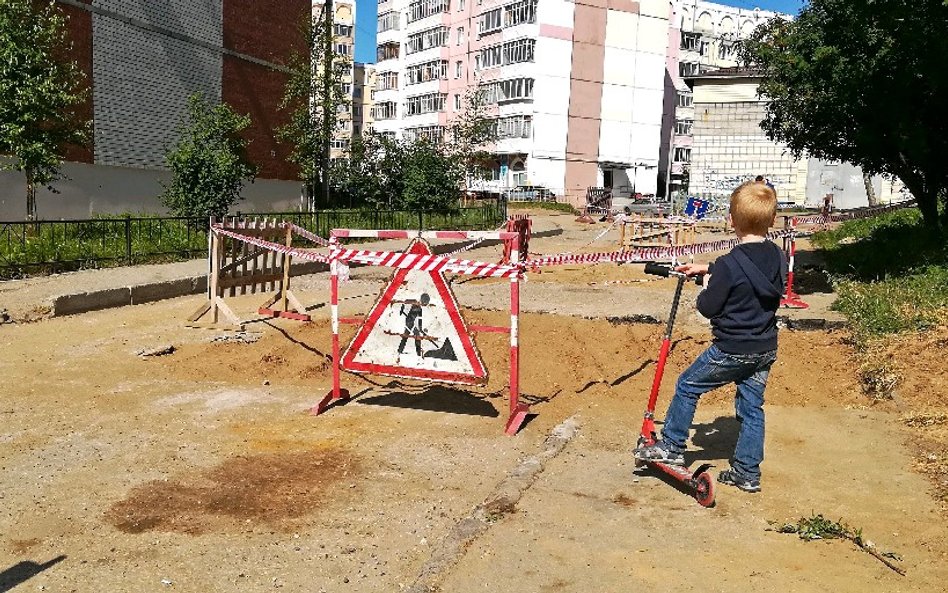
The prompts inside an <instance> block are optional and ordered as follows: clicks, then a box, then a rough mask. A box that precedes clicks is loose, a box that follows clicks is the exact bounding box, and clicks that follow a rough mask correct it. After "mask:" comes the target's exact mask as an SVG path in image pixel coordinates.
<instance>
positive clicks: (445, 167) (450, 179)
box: [401, 138, 464, 212]
mask: <svg viewBox="0 0 948 593" xmlns="http://www.w3.org/2000/svg"><path fill="white" fill-rule="evenodd" d="M402 150H403V151H404V155H405V162H404V169H403V171H404V173H403V175H404V182H403V184H404V188H403V190H402V196H401V198H402V199H401V207H402V208H404V209H407V210H436V211H441V212H445V211H451V210H456V209H457V208H458V205H459V200H460V198H461V183H462V181H463V180H464V169H463V167H462V166H460V163H459V162H458V160H457V159H456V158H454V157H453V156H451V155H449V154H447V153H446V152H445V151H444V147H443V145H440V144H438V143H435V142H433V141H431V140H428V139H425V138H421V139H418V140H416V141H415V142H412V143H410V144H404V145H403V148H402Z"/></svg>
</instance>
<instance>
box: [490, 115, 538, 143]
mask: <svg viewBox="0 0 948 593" xmlns="http://www.w3.org/2000/svg"><path fill="white" fill-rule="evenodd" d="M532 124H533V118H532V117H531V116H529V115H514V116H512V117H501V118H499V119H497V120H496V126H497V128H496V129H497V138H498V139H501V140H502V139H504V138H529V137H530V132H531V128H532Z"/></svg>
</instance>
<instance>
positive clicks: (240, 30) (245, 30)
mask: <svg viewBox="0 0 948 593" xmlns="http://www.w3.org/2000/svg"><path fill="white" fill-rule="evenodd" d="M57 4H58V5H59V7H60V8H61V10H62V11H63V13H64V14H65V15H66V17H67V21H68V35H69V39H70V41H71V43H72V52H71V57H72V59H73V60H75V61H76V62H77V63H78V65H79V67H80V69H81V70H82V71H83V72H84V74H85V76H86V82H87V84H88V86H89V87H90V91H91V92H90V93H89V97H90V100H89V101H88V103H87V105H86V106H85V108H84V112H85V113H84V115H85V116H86V117H87V118H89V119H92V120H93V126H94V133H93V137H92V142H91V144H90V146H87V147H83V148H73V149H71V150H70V151H69V152H68V154H67V161H68V162H67V163H66V165H65V167H64V170H63V172H64V173H65V174H66V176H67V177H68V178H67V179H65V180H63V181H62V182H60V183H58V184H56V188H57V190H58V191H60V192H61V194H59V195H54V194H51V193H50V192H48V191H46V190H42V191H40V192H39V193H38V196H37V199H38V206H39V215H40V217H41V218H62V217H85V216H89V215H91V214H98V213H109V212H113V213H114V212H122V211H133V212H142V211H146V212H156V211H160V210H161V206H160V203H159V200H158V195H159V194H160V193H161V191H162V187H161V183H162V182H163V181H166V180H167V179H168V178H169V175H168V172H167V171H166V170H165V168H164V152H165V149H166V148H167V147H168V146H169V145H170V144H171V143H172V142H173V141H174V140H175V138H176V127H177V125H178V124H179V122H180V121H181V118H182V116H183V114H184V111H185V105H186V102H187V98H188V96H190V95H191V94H192V93H194V92H202V93H204V95H205V96H206V97H207V98H208V99H209V100H211V101H215V102H216V101H222V102H225V103H227V104H229V105H230V106H231V107H232V108H233V109H234V110H235V111H236V112H238V113H241V114H249V115H250V116H251V118H252V120H253V124H252V127H251V128H250V129H249V130H247V132H246V135H247V137H248V139H249V140H250V141H251V142H250V145H249V147H248V152H249V156H250V158H251V160H252V161H253V162H254V163H255V164H257V165H258V166H259V167H260V171H259V174H258V180H257V182H256V183H254V184H253V185H250V186H248V187H246V188H245V191H244V195H245V198H246V201H245V202H242V203H241V206H240V207H241V208H242V209H245V210H247V209H251V208H253V209H270V208H290V207H295V205H296V204H297V203H298V201H299V183H298V182H297V181H296V179H297V174H296V171H295V168H294V167H293V166H292V165H291V164H290V163H288V162H287V159H286V157H287V154H288V152H289V147H288V146H286V145H282V144H279V143H277V142H276V140H275V138H274V130H275V129H277V128H278V127H280V126H281V125H283V124H284V123H285V121H286V115H285V114H284V113H283V112H281V111H280V109H279V103H280V100H281V98H282V96H283V91H284V86H285V83H286V72H285V69H284V67H283V66H282V64H285V63H286V62H287V61H288V60H289V57H290V56H291V55H292V54H293V53H294V52H297V51H299V52H305V38H304V36H303V34H302V28H301V27H302V25H303V24H304V23H305V19H306V18H307V17H308V16H309V14H310V10H311V3H310V2H308V1H307V0H203V1H201V2H194V1H193V0H164V1H162V2H154V1H150V0H57ZM22 185H23V184H22V183H21V182H20V180H19V179H18V178H17V174H16V173H9V172H3V173H0V219H17V218H21V217H22V216H23V208H24V198H23V195H24V192H23V190H22Z"/></svg>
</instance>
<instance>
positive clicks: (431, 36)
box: [405, 27, 448, 55]
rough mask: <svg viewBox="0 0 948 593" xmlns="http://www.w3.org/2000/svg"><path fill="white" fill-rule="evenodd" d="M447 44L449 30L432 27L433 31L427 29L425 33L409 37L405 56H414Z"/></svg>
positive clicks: (421, 32)
mask: <svg viewBox="0 0 948 593" xmlns="http://www.w3.org/2000/svg"><path fill="white" fill-rule="evenodd" d="M447 44H448V28H447V27H432V28H431V29H425V30H424V31H420V32H418V33H415V34H414V35H409V36H408V40H407V41H406V42H405V54H406V55H407V54H413V53H416V52H420V51H424V50H426V49H431V48H433V47H440V46H445V45H447Z"/></svg>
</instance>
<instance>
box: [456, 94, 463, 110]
mask: <svg viewBox="0 0 948 593" xmlns="http://www.w3.org/2000/svg"><path fill="white" fill-rule="evenodd" d="M454 110H455V111H461V95H454Z"/></svg>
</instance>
